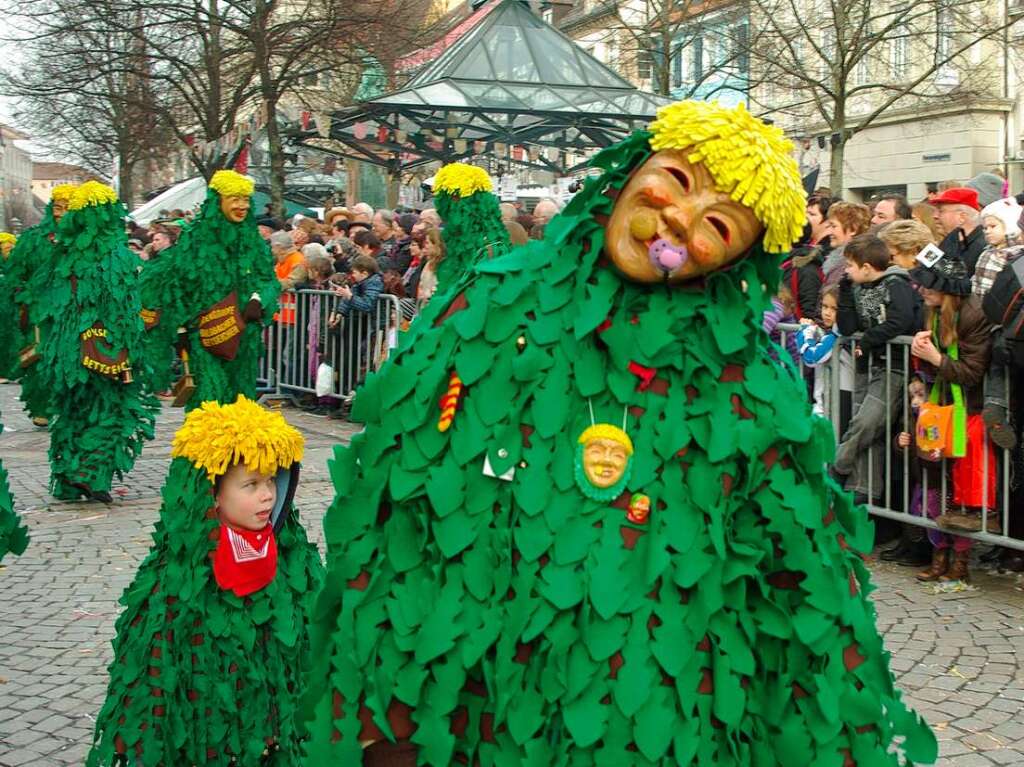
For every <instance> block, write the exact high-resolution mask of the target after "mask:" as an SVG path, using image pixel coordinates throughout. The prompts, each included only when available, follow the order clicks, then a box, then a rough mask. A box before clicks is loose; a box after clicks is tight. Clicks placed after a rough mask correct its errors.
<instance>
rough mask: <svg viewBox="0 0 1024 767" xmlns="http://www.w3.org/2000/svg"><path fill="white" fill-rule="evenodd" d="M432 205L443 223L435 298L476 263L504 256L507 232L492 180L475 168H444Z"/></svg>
mask: <svg viewBox="0 0 1024 767" xmlns="http://www.w3.org/2000/svg"><path fill="white" fill-rule="evenodd" d="M433 191H434V202H435V204H436V205H437V212H438V214H439V215H440V216H441V219H442V220H443V221H444V229H442V230H441V236H442V237H443V238H444V247H445V257H444V260H443V261H441V263H440V264H439V265H438V267H437V291H436V293H437V295H441V294H442V293H443V292H444V291H446V290H448V289H449V288H450V287H451V286H452V285H453V284H455V282H456V281H457V280H458V279H459V277H461V276H462V274H463V273H464V272H465V271H466V270H467V269H470V268H471V267H472V266H473V265H474V264H475V263H477V262H478V261H481V260H484V259H488V258H494V257H495V256H498V255H501V254H503V253H507V252H508V250H509V248H510V247H511V245H510V243H509V239H508V230H507V229H505V226H504V225H503V224H502V223H501V209H500V208H499V207H498V198H497V197H495V196H494V194H493V192H492V191H491V177H490V176H488V175H487V171H485V170H484V169H483V168H478V167H476V166H474V165H466V164H465V163H461V162H456V163H452V164H450V165H445V166H444V167H443V168H441V170H439V171H438V172H437V175H436V176H435V177H434V188H433Z"/></svg>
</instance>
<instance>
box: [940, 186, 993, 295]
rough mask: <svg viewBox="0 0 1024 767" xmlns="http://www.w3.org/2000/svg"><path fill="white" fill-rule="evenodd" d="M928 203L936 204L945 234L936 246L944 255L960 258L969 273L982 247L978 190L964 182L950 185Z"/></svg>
mask: <svg viewBox="0 0 1024 767" xmlns="http://www.w3.org/2000/svg"><path fill="white" fill-rule="evenodd" d="M931 204H932V205H934V206H935V208H936V212H935V220H936V222H938V224H939V227H940V228H941V229H942V230H943V231H944V232H946V238H945V239H944V240H943V241H942V243H941V244H940V245H939V247H940V248H942V252H943V253H944V254H946V255H947V256H953V257H955V258H958V259H960V260H961V261H962V262H963V264H964V266H966V267H967V276H968V277H970V276H971V275H972V274H974V266H975V264H977V263H978V256H980V255H981V251H983V250H984V249H985V235H984V232H983V231H982V228H981V225H980V224H981V219H980V217H979V215H978V213H979V211H980V210H981V207H980V206H979V205H978V192H977V190H976V189H971V188H970V187H966V186H957V187H953V188H952V189H947V190H946V191H944V192H942V193H941V194H939V195H937V196H936V197H934V198H933V199H932V201H931Z"/></svg>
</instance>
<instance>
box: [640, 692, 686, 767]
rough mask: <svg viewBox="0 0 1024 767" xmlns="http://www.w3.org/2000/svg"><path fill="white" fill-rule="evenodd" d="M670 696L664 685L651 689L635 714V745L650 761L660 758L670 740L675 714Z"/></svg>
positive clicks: (666, 749)
mask: <svg viewBox="0 0 1024 767" xmlns="http://www.w3.org/2000/svg"><path fill="white" fill-rule="evenodd" d="M673 703H674V702H673V700H672V697H671V695H670V693H669V691H668V690H667V689H666V688H664V687H658V688H656V689H655V690H654V691H653V694H652V695H651V697H650V700H648V701H647V703H645V704H644V706H643V707H642V708H641V709H640V711H639V712H638V713H637V716H636V727H635V728H634V733H635V734H636V745H637V747H638V748H639V749H640V753H642V754H643V755H644V756H646V757H647V758H648V759H650V760H651V761H652V762H654V761H657V760H658V759H661V758H662V757H663V756H664V755H665V752H666V751H668V747H669V744H670V743H671V742H672V734H673V727H672V724H673V722H674V721H675V718H676V714H675V711H674V708H675V707H674V705H673Z"/></svg>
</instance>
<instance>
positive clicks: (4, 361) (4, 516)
mask: <svg viewBox="0 0 1024 767" xmlns="http://www.w3.org/2000/svg"><path fill="white" fill-rule="evenodd" d="M16 241H17V240H16V238H15V236H14V235H13V234H10V233H8V232H0V376H4V377H5V378H6V377H8V376H10V377H11V378H13V377H14V374H13V373H12V372H9V371H14V370H15V368H16V366H17V365H18V353H17V352H18V346H17V337H18V333H17V330H18V327H17V323H18V314H17V310H16V304H15V303H14V302H13V301H11V300H10V298H11V292H9V291H8V290H7V289H6V285H5V283H4V280H5V279H6V276H7V275H6V265H7V259H8V257H9V256H10V254H11V250H13V249H14V245H15V242H16ZM3 430H4V425H3V424H2V423H0V434H2V433H3ZM27 545H28V531H27V530H26V529H25V527H24V526H23V525H22V524H21V519H20V518H19V517H18V515H17V514H15V512H14V499H13V498H12V497H11V488H10V486H9V485H8V483H7V471H6V469H4V465H3V462H2V461H0V562H2V561H3V558H4V557H5V556H6V555H7V553H8V552H13V553H15V554H21V553H22V552H23V551H25V547H26V546H27Z"/></svg>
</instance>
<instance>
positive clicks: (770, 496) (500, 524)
mask: <svg viewBox="0 0 1024 767" xmlns="http://www.w3.org/2000/svg"><path fill="white" fill-rule="evenodd" d="M706 106H707V107H708V108H714V109H716V110H718V109H719V108H718V107H717V106H716V105H706ZM650 140H651V136H650V134H646V133H642V134H636V135H634V136H633V137H631V138H630V139H627V140H626V141H624V142H623V143H621V144H619V145H617V146H615V147H612V148H610V149H608V150H605V151H604V152H603V153H601V154H600V155H599V156H598V157H597V158H596V159H595V161H594V164H595V165H596V166H597V167H599V168H600V169H601V170H602V171H603V175H602V176H601V177H600V178H599V179H596V180H591V181H590V182H588V184H587V185H586V187H585V189H584V190H583V191H582V192H580V193H579V194H578V195H577V196H576V198H575V199H574V200H573V201H572V203H571V204H570V205H569V206H568V207H567V209H566V210H565V211H564V212H563V214H562V215H560V216H558V217H556V218H555V219H553V220H552V221H551V222H550V223H549V224H548V226H547V229H546V233H545V240H544V241H542V242H532V243H530V244H528V245H527V246H524V247H522V248H517V249H515V250H514V251H512V252H511V253H510V254H508V255H505V256H503V257H499V258H497V259H495V260H491V261H483V262H480V263H479V264H477V266H476V268H475V270H474V273H472V274H469V275H466V276H465V277H464V278H463V279H462V280H461V282H460V284H459V285H458V286H457V288H456V290H455V295H454V296H453V295H451V294H449V295H448V296H446V297H445V298H447V300H437V301H432V302H431V303H430V304H429V305H428V306H427V308H426V310H425V312H424V314H423V315H422V316H421V317H420V318H419V319H418V320H417V321H416V322H415V323H414V324H413V326H412V328H411V329H410V331H409V333H408V334H406V338H405V339H404V340H403V343H402V345H401V347H400V349H399V351H398V353H397V354H396V355H395V356H394V357H392V359H391V360H389V362H388V363H387V365H385V366H384V368H382V370H381V371H380V372H379V373H377V374H375V375H372V376H370V377H369V378H368V380H367V382H366V384H365V386H364V388H363V389H362V391H360V392H359V393H358V395H357V397H356V400H355V405H354V411H353V419H354V420H357V421H360V422H363V423H365V424H366V428H365V430H364V431H362V432H361V433H360V434H357V435H356V436H355V437H354V438H353V440H352V443H351V445H350V446H349V447H348V448H341V447H339V448H337V449H336V451H335V458H334V460H333V462H332V465H331V473H332V477H333V480H334V483H335V487H336V489H337V497H336V499H335V501H334V503H333V505H332V506H331V507H330V509H329V511H328V513H327V516H326V517H325V520H324V530H325V535H326V540H327V545H328V558H327V567H328V576H327V581H326V584H325V587H324V590H323V592H322V594H321V596H320V597H319V599H318V602H317V606H316V611H315V614H314V626H313V634H312V635H313V657H314V658H315V659H316V664H315V666H314V670H313V673H311V674H310V676H309V681H308V685H307V699H306V700H305V701H304V714H305V715H306V716H307V718H308V726H309V728H310V733H311V741H310V744H309V746H308V751H309V756H310V759H309V764H311V765H312V764H317V765H319V764H346V765H348V764H358V763H359V760H360V744H361V742H365V741H367V740H373V739H380V738H389V739H398V740H402V741H410V742H411V743H413V744H416V747H417V759H418V764H420V765H435V766H437V767H440V766H441V765H453V764H480V765H482V766H483V767H491V765H495V766H497V767H518V766H520V765H536V766H537V767H555V766H561V765H572V766H573V767H576V766H577V765H579V766H584V765H586V766H588V767H589V766H590V765H594V766H595V767H596V766H598V765H600V766H602V767H627V766H628V765H637V766H640V765H643V766H648V765H662V766H664V767H668V765H712V764H714V765H718V766H719V767H753V766H755V765H756V766H757V767H776V766H777V767H783V766H785V767H792V766H793V765H814V766H815V767H854V765H856V766H857V767H881V766H882V765H886V766H888V765H897V764H904V763H906V764H909V763H911V762H912V761H924V762H926V761H929V760H933V759H934V758H935V755H936V742H935V739H934V736H933V735H932V733H931V731H930V730H929V729H928V727H927V726H926V725H925V724H924V722H923V721H922V720H920V719H919V718H918V717H916V715H914V714H913V713H912V712H911V711H909V710H908V709H907V708H906V707H905V705H904V704H903V703H902V702H901V699H900V694H899V692H898V691H897V690H896V689H895V688H894V686H893V678H892V675H891V673H890V671H889V669H888V664H887V661H888V654H887V653H886V652H885V650H884V648H883V646H882V640H881V638H880V637H879V635H878V632H877V630H876V629H875V621H874V618H875V616H874V609H873V607H872V605H871V603H870V602H869V601H868V599H867V597H866V595H867V592H868V591H869V590H870V588H871V587H870V582H869V574H868V571H867V569H866V568H865V566H864V564H863V561H862V559H861V556H860V555H859V554H857V553H856V552H857V551H861V550H865V549H866V548H867V547H869V546H870V544H871V541H872V533H871V525H870V523H869V521H868V518H867V515H866V513H865V512H864V510H863V509H862V508H855V507H854V506H853V504H852V502H851V499H850V497H849V496H848V495H846V494H844V493H842V492H841V491H839V489H838V488H837V487H836V485H835V484H834V483H832V482H831V481H830V480H829V479H828V478H827V476H826V474H825V462H826V461H827V460H829V458H830V456H831V454H832V450H833V439H832V436H831V432H830V428H829V426H828V424H827V423H826V422H825V421H823V420H821V419H817V418H815V417H813V416H812V415H811V410H810V407H809V405H808V404H807V403H806V393H805V388H804V386H803V384H802V382H801V381H798V380H797V379H796V377H795V376H794V375H793V373H792V372H791V371H790V370H788V369H786V368H783V367H782V366H780V365H778V364H777V363H775V362H773V360H772V359H771V358H770V356H769V354H768V351H769V340H768V338H767V336H766V335H765V334H764V332H763V330H762V328H761V317H762V313H763V311H764V310H765V309H766V308H767V307H768V306H769V299H770V297H771V296H772V295H773V294H774V293H775V290H776V287H777V285H778V281H779V267H778V264H779V263H780V255H779V254H778V253H776V254H768V253H766V252H764V249H763V248H762V247H761V246H760V245H755V246H754V247H753V248H752V249H751V251H750V252H749V253H748V254H747V256H746V258H745V259H743V260H742V261H739V262H737V263H736V264H735V265H733V266H732V267H731V268H729V269H727V270H724V271H718V272H716V273H713V274H711V275H710V276H708V277H707V278H706V279H705V280H703V281H701V282H698V283H694V284H690V283H686V284H684V285H681V286H677V287H670V286H667V285H657V284H655V285H649V284H637V283H634V282H629V281H626V280H625V279H623V277H622V276H620V273H619V272H618V271H617V270H616V269H614V268H613V267H612V265H611V264H609V263H608V262H607V259H606V258H604V254H603V252H602V249H603V245H604V242H605V229H604V224H605V222H606V220H607V217H608V216H609V215H610V214H611V213H612V209H613V205H614V199H615V197H616V195H617V194H618V190H620V189H621V188H622V187H623V185H624V184H625V183H626V181H627V179H628V177H629V176H630V174H631V173H632V171H633V170H635V169H636V168H637V167H638V166H639V165H641V164H642V163H643V162H644V161H645V160H646V159H647V158H648V157H649V156H650V155H651V146H650V143H649V142H650ZM780 141H781V135H780ZM786 161H787V162H791V160H788V158H786ZM792 173H793V176H794V179H795V183H796V185H797V186H798V185H799V176H798V175H797V174H796V169H795V164H794V167H793V170H792ZM766 194H767V195H771V194H772V192H771V191H769V192H766ZM764 199H769V200H770V199H771V197H768V198H764ZM744 204H750V205H751V207H753V204H751V203H747V202H746V201H744ZM795 207H796V210H797V212H798V214H799V215H800V216H801V217H802V215H803V206H802V200H797V204H796V206H795ZM766 236H767V235H766ZM631 367H632V368H633V369H634V370H635V371H638V372H631ZM453 370H454V371H457V373H458V375H459V377H460V378H461V380H462V382H463V385H464V387H465V389H464V392H463V395H462V403H461V410H460V411H459V412H458V413H457V415H456V417H455V420H454V423H453V424H452V426H451V428H450V429H449V430H448V431H447V432H444V433H441V432H439V431H438V428H437V409H436V404H435V403H436V402H437V401H438V399H439V397H440V396H441V394H443V393H444V392H445V390H446V387H447V385H448V381H449V375H450V372H451V371H453ZM638 373H643V374H644V375H639V374H638ZM591 408H592V409H593V412H594V414H595V417H596V420H597V421H606V422H609V423H611V424H615V425H616V427H617V426H619V425H620V424H623V422H624V431H625V432H626V433H627V434H628V436H629V437H630V439H631V441H632V444H633V445H634V446H635V452H633V454H632V456H631V463H630V475H629V479H628V482H627V485H626V488H625V490H624V491H623V493H622V494H621V495H620V496H619V497H617V498H615V499H614V500H611V501H600V500H596V499H594V498H592V497H590V496H589V495H588V494H586V493H584V492H582V491H581V489H580V487H579V486H578V485H577V480H576V477H575V476H574V459H575V456H576V451H577V438H578V437H579V436H580V435H581V433H582V432H583V431H584V430H585V429H586V428H587V427H589V426H590V425H591V423H592V421H591V415H590V410H591ZM485 469H486V473H485ZM634 493H642V494H645V495H646V496H647V497H649V499H650V512H649V516H647V517H646V518H645V519H643V520H642V521H640V522H633V521H631V519H632V515H631V512H630V510H629V504H630V499H631V496H632V494H634ZM371 720H372V721H371ZM894 739H901V740H902V743H901V745H900V748H901V749H902V752H903V755H904V756H905V757H906V761H904V758H903V756H901V755H900V754H899V753H898V752H896V751H894V752H892V753H890V748H891V746H892V745H893V743H894ZM410 764H411V762H410Z"/></svg>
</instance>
